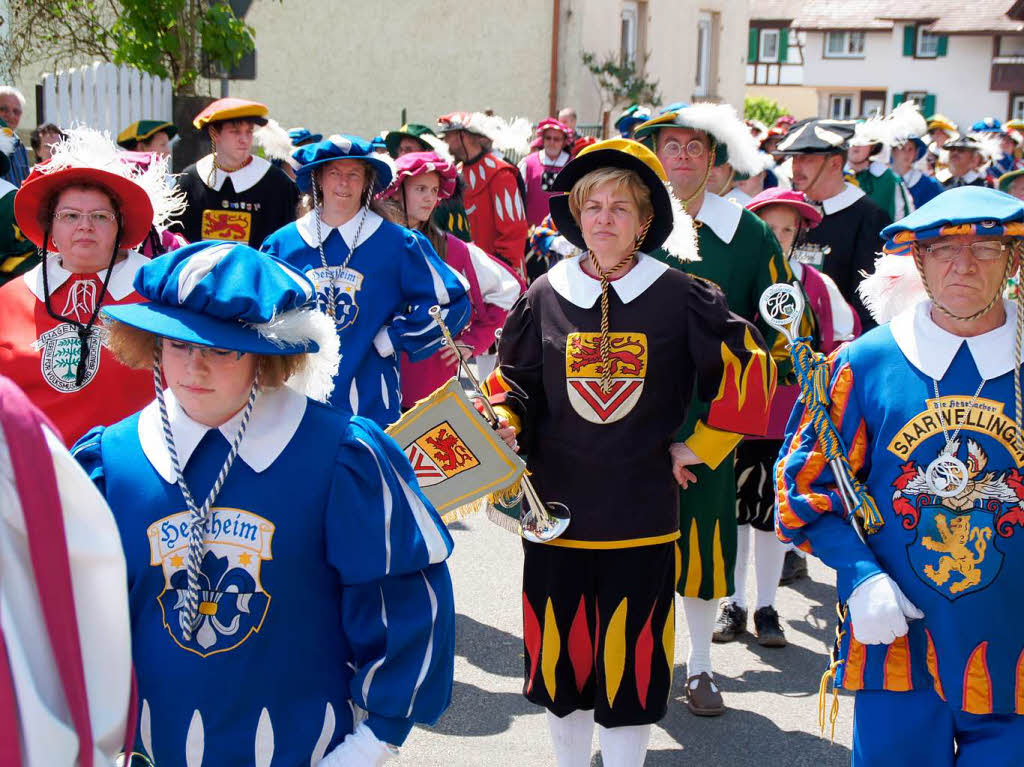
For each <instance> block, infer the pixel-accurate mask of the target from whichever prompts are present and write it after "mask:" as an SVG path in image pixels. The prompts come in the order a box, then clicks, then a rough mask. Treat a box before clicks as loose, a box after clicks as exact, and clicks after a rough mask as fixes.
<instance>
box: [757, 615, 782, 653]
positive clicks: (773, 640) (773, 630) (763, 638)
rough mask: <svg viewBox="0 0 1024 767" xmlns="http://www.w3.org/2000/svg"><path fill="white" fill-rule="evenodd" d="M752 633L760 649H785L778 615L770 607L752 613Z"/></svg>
mask: <svg viewBox="0 0 1024 767" xmlns="http://www.w3.org/2000/svg"><path fill="white" fill-rule="evenodd" d="M754 633H755V634H757V643H758V644H759V645H761V646H762V647H785V646H786V634H785V633H784V632H783V631H782V626H780V625H779V614H778V613H777V612H775V608H774V607H772V606H771V605H768V606H767V607H762V608H760V609H758V610H756V611H755V612H754Z"/></svg>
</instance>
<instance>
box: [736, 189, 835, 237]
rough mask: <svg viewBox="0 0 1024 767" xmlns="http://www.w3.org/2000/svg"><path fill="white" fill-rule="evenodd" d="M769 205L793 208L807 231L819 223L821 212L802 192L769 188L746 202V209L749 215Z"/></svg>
mask: <svg viewBox="0 0 1024 767" xmlns="http://www.w3.org/2000/svg"><path fill="white" fill-rule="evenodd" d="M769 205H788V206H790V207H792V208H795V209H796V212H797V213H798V214H799V215H800V218H802V219H803V220H804V225H805V226H806V227H807V228H808V229H813V228H814V227H816V226H817V225H818V224H820V223H821V211H820V210H819V209H818V206H816V205H815V204H814V203H813V202H811V201H810V200H808V199H807V196H806V195H805V194H804V193H803V192H795V191H793V190H792V189H786V188H784V187H781V186H773V187H769V188H768V189H765V190H764V191H763V192H761V193H760V194H758V195H757V196H756V197H754V198H753V199H752V200H751V201H750V202H748V203H747V205H746V208H747V210H749V211H750V212H751V213H757V211H759V210H760V209H761V208H767V207H768V206H769Z"/></svg>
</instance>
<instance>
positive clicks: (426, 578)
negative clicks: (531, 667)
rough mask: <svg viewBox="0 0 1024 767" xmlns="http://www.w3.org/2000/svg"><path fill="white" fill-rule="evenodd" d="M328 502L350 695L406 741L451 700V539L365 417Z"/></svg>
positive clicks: (374, 721) (355, 426) (351, 435)
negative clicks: (349, 657)
mask: <svg viewBox="0 0 1024 767" xmlns="http://www.w3.org/2000/svg"><path fill="white" fill-rule="evenodd" d="M328 502H329V504H330V505H329V507H328V511H327V515H326V519H327V522H326V524H327V531H326V532H327V557H328V560H329V561H330V562H331V564H332V565H333V566H334V567H335V569H336V570H337V571H338V573H339V574H340V576H341V582H342V628H343V630H344V632H345V636H346V637H347V638H348V641H349V643H350V645H351V647H352V652H353V656H354V660H353V663H354V665H355V668H356V674H355V676H354V677H353V679H352V682H351V687H350V690H349V694H350V696H351V698H352V701H353V702H354V703H355V704H356V705H358V706H359V707H360V708H363V709H365V710H366V711H367V712H368V718H367V720H366V724H367V725H368V726H369V727H370V729H371V730H373V733H374V734H375V735H376V736H377V737H378V738H379V739H380V740H382V741H384V742H386V743H392V744H394V745H401V743H402V742H403V741H404V740H405V738H406V736H408V734H409V731H410V730H411V729H412V726H413V725H414V724H415V723H417V722H423V723H427V724H432V723H434V722H436V721H437V720H438V719H439V718H440V716H441V714H442V713H444V710H445V709H446V708H447V707H448V703H449V701H450V700H451V691H452V678H453V674H454V656H455V605H454V599H453V596H452V584H451V578H450V577H449V574H448V567H447V565H446V564H445V560H446V559H447V558H448V555H449V554H451V551H452V547H453V543H452V539H451V536H450V535H449V534H448V530H447V529H446V528H445V526H444V523H443V522H442V521H441V519H440V517H439V516H438V514H437V512H436V511H435V510H434V508H433V506H432V505H431V504H430V502H429V501H428V500H427V499H426V498H425V497H424V496H423V494H422V492H421V491H420V489H419V486H418V485H417V484H416V479H415V475H414V474H413V471H412V467H411V466H410V465H409V461H408V460H407V459H406V457H405V454H404V453H403V452H402V450H401V448H399V447H398V445H397V444H396V443H395V442H394V441H393V440H392V439H391V438H390V437H388V436H387V435H386V434H384V432H383V431H381V429H380V428H379V427H378V426H377V425H376V424H374V423H373V422H372V421H369V420H368V419H365V418H359V417H354V418H352V419H351V421H350V422H349V425H348V426H347V427H346V434H345V436H344V438H343V440H342V446H341V448H340V450H339V453H338V460H337V463H336V465H335V476H334V479H333V483H332V487H331V490H330V498H329V501H328Z"/></svg>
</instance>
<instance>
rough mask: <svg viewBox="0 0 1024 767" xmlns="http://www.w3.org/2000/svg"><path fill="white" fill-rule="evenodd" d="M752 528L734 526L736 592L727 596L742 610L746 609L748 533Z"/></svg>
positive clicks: (748, 562)
mask: <svg viewBox="0 0 1024 767" xmlns="http://www.w3.org/2000/svg"><path fill="white" fill-rule="evenodd" d="M753 529H754V528H752V527H751V526H750V525H739V526H738V527H737V528H736V569H735V570H734V571H733V580H734V581H735V582H736V593H735V594H733V595H732V596H731V597H727V599H729V600H730V601H731V602H732V603H733V604H734V605H737V606H739V607H742V608H743V609H744V610H745V609H747V571H748V570H749V569H750V533H751V531H752V530H753Z"/></svg>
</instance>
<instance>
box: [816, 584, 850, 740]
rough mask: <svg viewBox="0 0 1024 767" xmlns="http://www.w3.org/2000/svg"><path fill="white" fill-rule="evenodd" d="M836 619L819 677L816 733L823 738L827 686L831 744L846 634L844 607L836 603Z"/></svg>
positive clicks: (833, 738)
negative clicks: (838, 677)
mask: <svg viewBox="0 0 1024 767" xmlns="http://www.w3.org/2000/svg"><path fill="white" fill-rule="evenodd" d="M836 617H837V619H838V621H839V623H838V625H837V626H836V641H835V643H834V644H833V645H832V651H831V652H830V653H829V665H828V668H827V669H825V673H824V674H822V675H821V682H820V684H819V685H818V731H819V732H820V733H821V736H822V737H824V736H825V721H826V714H825V710H826V708H827V707H828V686H829V685H830V684H831V685H832V708H831V710H830V711H829V712H828V716H827V720H828V723H829V724H831V725H832V732H831V734H830V735H829V740H830V741H831V742H832V743H835V741H836V720H837V719H839V687H837V686H836V674H837V673H838V672H839V668H840V666H842V665H843V659H842V658H840V657H839V653H840V651H841V649H842V643H843V636H845V634H846V632H845V631H843V626H845V625H846V607H845V606H844V605H842V604H840V603H838V602H836Z"/></svg>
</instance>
